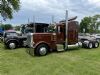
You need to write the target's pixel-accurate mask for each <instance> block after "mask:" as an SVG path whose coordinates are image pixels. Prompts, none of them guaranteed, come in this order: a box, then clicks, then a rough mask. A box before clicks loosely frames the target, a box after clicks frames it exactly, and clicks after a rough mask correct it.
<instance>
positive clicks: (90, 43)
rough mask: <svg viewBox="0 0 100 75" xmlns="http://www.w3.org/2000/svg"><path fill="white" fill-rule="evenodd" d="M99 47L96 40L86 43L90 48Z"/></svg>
mask: <svg viewBox="0 0 100 75" xmlns="http://www.w3.org/2000/svg"><path fill="white" fill-rule="evenodd" d="M98 47H99V43H98V42H93V43H92V42H89V44H88V47H87V48H89V49H92V48H98Z"/></svg>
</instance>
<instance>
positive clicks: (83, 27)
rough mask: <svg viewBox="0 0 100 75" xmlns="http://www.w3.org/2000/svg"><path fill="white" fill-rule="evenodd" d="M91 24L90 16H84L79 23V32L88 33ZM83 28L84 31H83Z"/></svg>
mask: <svg viewBox="0 0 100 75" xmlns="http://www.w3.org/2000/svg"><path fill="white" fill-rule="evenodd" d="M90 24H91V17H84V18H83V19H82V21H81V23H80V32H81V33H84V32H85V33H88V32H89V28H90ZM84 30H85V31H84Z"/></svg>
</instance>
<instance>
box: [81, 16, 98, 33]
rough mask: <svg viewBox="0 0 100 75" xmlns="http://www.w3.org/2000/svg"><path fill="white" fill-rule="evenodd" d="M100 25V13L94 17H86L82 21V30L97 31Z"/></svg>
mask: <svg viewBox="0 0 100 75" xmlns="http://www.w3.org/2000/svg"><path fill="white" fill-rule="evenodd" d="M99 26H100V15H94V16H92V17H84V18H83V19H82V20H81V23H80V32H81V33H83V32H84V29H85V33H97V32H98V31H99Z"/></svg>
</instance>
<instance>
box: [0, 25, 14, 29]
mask: <svg viewBox="0 0 100 75" xmlns="http://www.w3.org/2000/svg"><path fill="white" fill-rule="evenodd" d="M0 28H2V29H3V30H9V29H13V27H12V25H11V24H2V25H0Z"/></svg>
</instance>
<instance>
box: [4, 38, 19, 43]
mask: <svg viewBox="0 0 100 75" xmlns="http://www.w3.org/2000/svg"><path fill="white" fill-rule="evenodd" d="M10 41H16V42H17V43H19V41H18V40H16V39H10V40H8V41H6V43H8V42H10Z"/></svg>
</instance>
